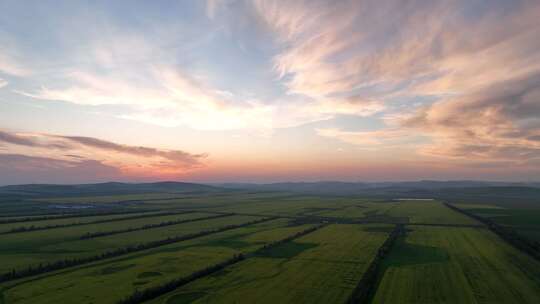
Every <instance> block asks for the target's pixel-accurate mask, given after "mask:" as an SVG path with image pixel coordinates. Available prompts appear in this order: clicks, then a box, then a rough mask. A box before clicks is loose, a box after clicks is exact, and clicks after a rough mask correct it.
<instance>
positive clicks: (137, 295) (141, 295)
mask: <svg viewBox="0 0 540 304" xmlns="http://www.w3.org/2000/svg"><path fill="white" fill-rule="evenodd" d="M244 259H245V257H244V255H243V254H242V253H240V254H237V255H234V256H233V257H232V258H230V259H227V260H225V261H223V262H221V263H217V264H214V265H212V266H208V267H206V268H204V269H201V270H198V271H195V272H193V273H192V274H190V275H188V276H186V277H182V278H178V279H175V280H172V281H169V282H167V283H165V284H162V285H158V286H154V287H149V288H146V289H144V290H143V291H139V290H136V291H135V292H134V293H133V294H131V295H130V296H128V297H127V298H125V299H123V300H120V301H118V304H135V303H143V302H145V301H148V300H151V299H155V298H157V297H159V296H161V295H163V294H166V293H168V292H171V291H173V290H175V289H176V288H179V287H181V286H184V285H186V284H188V283H191V282H193V281H195V280H197V279H200V278H202V277H205V276H207V275H211V274H213V273H215V272H218V271H220V270H222V269H224V268H225V267H227V266H230V265H233V264H235V263H238V262H240V261H242V260H244Z"/></svg>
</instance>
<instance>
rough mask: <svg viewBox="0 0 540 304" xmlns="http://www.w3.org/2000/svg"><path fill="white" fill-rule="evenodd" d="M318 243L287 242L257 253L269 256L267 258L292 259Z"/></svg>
mask: <svg viewBox="0 0 540 304" xmlns="http://www.w3.org/2000/svg"><path fill="white" fill-rule="evenodd" d="M317 246H318V244H315V243H297V242H287V243H284V244H281V245H279V246H276V247H273V248H270V249H267V250H264V251H263V252H261V253H258V254H257V255H259V256H263V257H267V258H276V259H290V258H293V257H295V256H297V255H299V254H300V253H302V252H304V251H305V250H308V249H311V248H314V247H317Z"/></svg>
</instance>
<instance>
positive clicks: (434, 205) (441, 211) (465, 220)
mask: <svg viewBox="0 0 540 304" xmlns="http://www.w3.org/2000/svg"><path fill="white" fill-rule="evenodd" d="M386 214H387V215H389V216H395V217H407V218H408V222H409V223H433V224H455V225H474V224H478V223H477V222H476V221H475V220H473V219H471V218H469V217H467V216H465V215H463V214H460V213H458V212H455V211H453V210H450V209H448V208H447V207H446V206H444V205H443V204H442V203H441V202H438V201H401V202H399V203H397V204H395V205H393V206H392V208H390V209H389V210H388V211H387V212H386Z"/></svg>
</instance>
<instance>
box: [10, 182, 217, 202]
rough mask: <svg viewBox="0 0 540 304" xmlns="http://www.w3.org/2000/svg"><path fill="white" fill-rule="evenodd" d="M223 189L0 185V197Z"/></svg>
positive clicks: (187, 185) (158, 185) (167, 185)
mask: <svg viewBox="0 0 540 304" xmlns="http://www.w3.org/2000/svg"><path fill="white" fill-rule="evenodd" d="M217 191H223V189H220V188H217V187H214V186H209V185H203V184H193V183H182V182H157V183H118V182H109V183H99V184H80V185H54V184H28V185H12V186H3V187H0V196H2V197H13V198H15V197H28V196H31V197H43V196H49V197H51V196H55V197H63V196H73V195H78V196H93V195H113V194H137V193H156V192H171V193H195V192H197V193H200V192H217Z"/></svg>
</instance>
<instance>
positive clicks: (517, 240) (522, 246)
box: [444, 203, 540, 261]
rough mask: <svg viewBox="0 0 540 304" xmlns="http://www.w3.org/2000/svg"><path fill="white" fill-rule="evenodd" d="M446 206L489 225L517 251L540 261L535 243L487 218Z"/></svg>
mask: <svg viewBox="0 0 540 304" xmlns="http://www.w3.org/2000/svg"><path fill="white" fill-rule="evenodd" d="M444 205H445V206H446V207H448V208H450V209H452V210H454V211H456V212H459V213H461V214H464V215H466V216H468V217H470V218H472V219H475V220H477V221H479V222H481V223H484V224H485V225H487V227H488V228H489V230H491V231H492V232H493V233H495V234H496V235H498V236H499V237H500V238H501V239H503V240H504V241H505V242H507V243H508V244H510V245H512V246H513V247H515V248H516V249H518V250H520V251H522V252H524V253H526V254H527V255H529V256H531V257H532V258H534V259H536V260H537V261H540V246H539V245H538V244H536V243H534V242H531V241H529V240H528V239H525V238H523V237H521V236H520V235H519V234H517V233H516V232H515V231H514V230H513V229H511V228H509V227H504V226H501V225H499V224H497V223H495V222H493V221H491V220H489V219H487V218H484V217H481V216H479V215H476V214H473V213H470V212H469V211H466V210H463V209H461V208H458V207H456V206H454V205H452V204H449V203H444Z"/></svg>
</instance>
